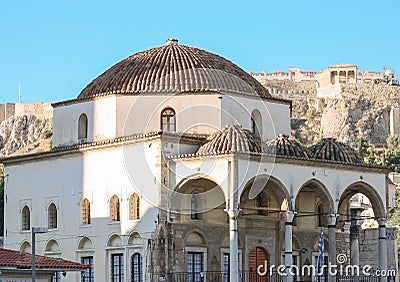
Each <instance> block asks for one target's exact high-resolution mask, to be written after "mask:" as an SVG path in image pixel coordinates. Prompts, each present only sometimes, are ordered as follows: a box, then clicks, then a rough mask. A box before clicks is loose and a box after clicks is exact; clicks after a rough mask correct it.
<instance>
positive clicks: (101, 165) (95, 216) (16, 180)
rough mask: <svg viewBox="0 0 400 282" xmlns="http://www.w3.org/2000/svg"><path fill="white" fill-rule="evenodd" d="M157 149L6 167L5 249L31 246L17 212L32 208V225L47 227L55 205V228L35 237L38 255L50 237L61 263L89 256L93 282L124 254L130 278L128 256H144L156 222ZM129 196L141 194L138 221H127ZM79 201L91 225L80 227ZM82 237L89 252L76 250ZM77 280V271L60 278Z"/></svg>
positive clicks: (145, 146)
mask: <svg viewBox="0 0 400 282" xmlns="http://www.w3.org/2000/svg"><path fill="white" fill-rule="evenodd" d="M150 144H151V146H150ZM159 149H160V144H159V143H157V142H156V141H154V142H152V143H146V142H145V143H135V144H131V145H127V146H124V147H122V146H119V147H116V148H109V149H103V150H95V151H86V152H79V153H76V154H74V155H65V156H63V157H57V158H47V159H41V160H37V161H35V162H22V163H20V164H16V165H7V166H6V174H7V175H8V176H7V178H6V195H7V196H6V197H7V199H8V201H7V204H6V206H5V217H6V219H7V220H6V222H5V230H7V232H6V236H5V239H4V246H5V247H6V248H10V249H15V250H19V249H20V246H21V244H22V243H23V242H24V241H27V242H29V243H30V242H31V232H30V231H21V226H22V223H21V210H22V207H23V206H24V205H25V204H26V205H28V206H29V208H30V210H31V226H35V227H37V226H43V227H47V226H48V222H47V220H48V217H47V210H46V209H47V207H48V205H49V204H50V203H51V202H54V203H55V204H56V206H57V209H58V227H57V229H52V230H49V232H48V233H47V234H38V235H37V240H36V241H37V245H36V246H37V253H38V254H43V252H44V250H45V246H46V244H47V242H48V241H49V240H51V239H54V240H56V241H57V243H58V244H59V247H60V252H59V256H61V255H62V257H63V258H64V259H68V260H73V261H79V260H80V257H81V256H84V255H88V254H92V255H93V256H94V261H95V279H96V281H97V278H96V277H98V279H99V280H102V279H103V278H102V277H108V275H109V267H106V266H108V265H109V261H108V259H109V256H110V254H111V253H112V252H123V253H124V254H125V262H124V265H125V268H126V272H125V273H126V277H129V273H130V272H129V271H130V260H129V259H130V257H129V256H127V254H130V255H132V254H133V252H134V251H135V250H136V251H139V252H141V253H142V254H143V255H144V250H145V245H146V241H147V239H148V238H150V237H151V235H152V232H154V230H155V227H156V224H157V214H158V209H157V208H156V207H155V206H157V205H158V201H159V199H158V191H159V189H158V187H159V179H160V171H159V169H160V167H159V166H158V165H157V163H158V162H159V156H160V154H159ZM129 159H131V160H133V161H134V162H130V161H129ZM139 163H140V165H138V164H139ZM146 163H147V164H148V165H145V164H146ZM134 192H136V193H138V194H139V196H140V214H141V219H140V220H129V196H130V195H131V194H132V193H134ZM114 194H115V195H117V196H118V197H119V199H120V215H121V220H120V222H111V221H110V220H109V199H110V198H111V196H112V195H114ZM84 197H86V198H88V199H89V201H90V204H91V210H90V213H91V224H90V225H81V224H80V206H79V205H80V202H81V200H82V199H83V198H84ZM132 232H137V233H138V234H139V235H140V236H141V238H142V239H143V240H142V241H141V242H142V245H140V244H139V245H137V243H135V245H128V240H129V236H130V234H132ZM113 234H116V235H117V236H119V237H120V238H121V240H120V243H115V242H114V243H113V244H112V246H109V247H107V242H108V240H109V238H110V237H111V236H112V235H113ZM83 236H85V237H88V238H89V239H90V240H91V241H92V244H93V249H91V250H78V243H79V241H80V239H81V238H82V237H83ZM117 241H118V240H117ZM115 244H116V245H115ZM128 249H129V251H127V250H128ZM105 250H107V251H106V253H105ZM105 254H106V255H105ZM78 278H79V273H77V274H72V273H71V274H68V275H67V277H66V278H63V279H62V280H63V281H80V280H79V279H78ZM75 279H77V280H75ZM106 280H108V279H106Z"/></svg>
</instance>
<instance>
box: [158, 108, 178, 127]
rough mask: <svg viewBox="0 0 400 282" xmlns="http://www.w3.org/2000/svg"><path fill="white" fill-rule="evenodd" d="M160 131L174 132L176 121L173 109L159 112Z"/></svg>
mask: <svg viewBox="0 0 400 282" xmlns="http://www.w3.org/2000/svg"><path fill="white" fill-rule="evenodd" d="M161 130H162V131H169V132H175V130H176V120H175V111H174V109H172V108H166V109H164V110H163V111H162V112H161Z"/></svg>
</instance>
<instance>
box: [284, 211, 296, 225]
mask: <svg viewBox="0 0 400 282" xmlns="http://www.w3.org/2000/svg"><path fill="white" fill-rule="evenodd" d="M294 215H295V213H294V212H293V211H286V212H283V213H282V216H283V219H284V220H285V222H286V223H292V221H293V218H294Z"/></svg>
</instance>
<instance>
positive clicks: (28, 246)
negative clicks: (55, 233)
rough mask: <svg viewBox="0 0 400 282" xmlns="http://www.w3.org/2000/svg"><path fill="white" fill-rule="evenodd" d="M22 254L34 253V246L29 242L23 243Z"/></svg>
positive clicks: (20, 248)
mask: <svg viewBox="0 0 400 282" xmlns="http://www.w3.org/2000/svg"><path fill="white" fill-rule="evenodd" d="M19 250H20V252H22V253H29V254H30V253H32V246H31V243H29V242H28V241H23V242H22V244H21V245H20V247H19Z"/></svg>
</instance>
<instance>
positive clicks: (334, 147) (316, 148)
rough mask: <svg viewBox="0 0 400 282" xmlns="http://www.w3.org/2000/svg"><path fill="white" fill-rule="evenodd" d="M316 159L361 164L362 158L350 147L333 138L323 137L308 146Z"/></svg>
mask: <svg viewBox="0 0 400 282" xmlns="http://www.w3.org/2000/svg"><path fill="white" fill-rule="evenodd" d="M310 151H311V152H312V153H313V154H314V157H315V158H316V159H322V160H329V161H336V162H344V163H352V164H362V163H364V160H363V159H362V158H361V156H360V155H359V154H358V153H357V152H356V150H354V149H353V148H352V147H350V146H348V145H346V144H344V143H342V142H339V141H337V140H336V139H335V138H324V139H322V140H321V141H320V142H318V143H316V144H314V145H313V146H311V147H310Z"/></svg>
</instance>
